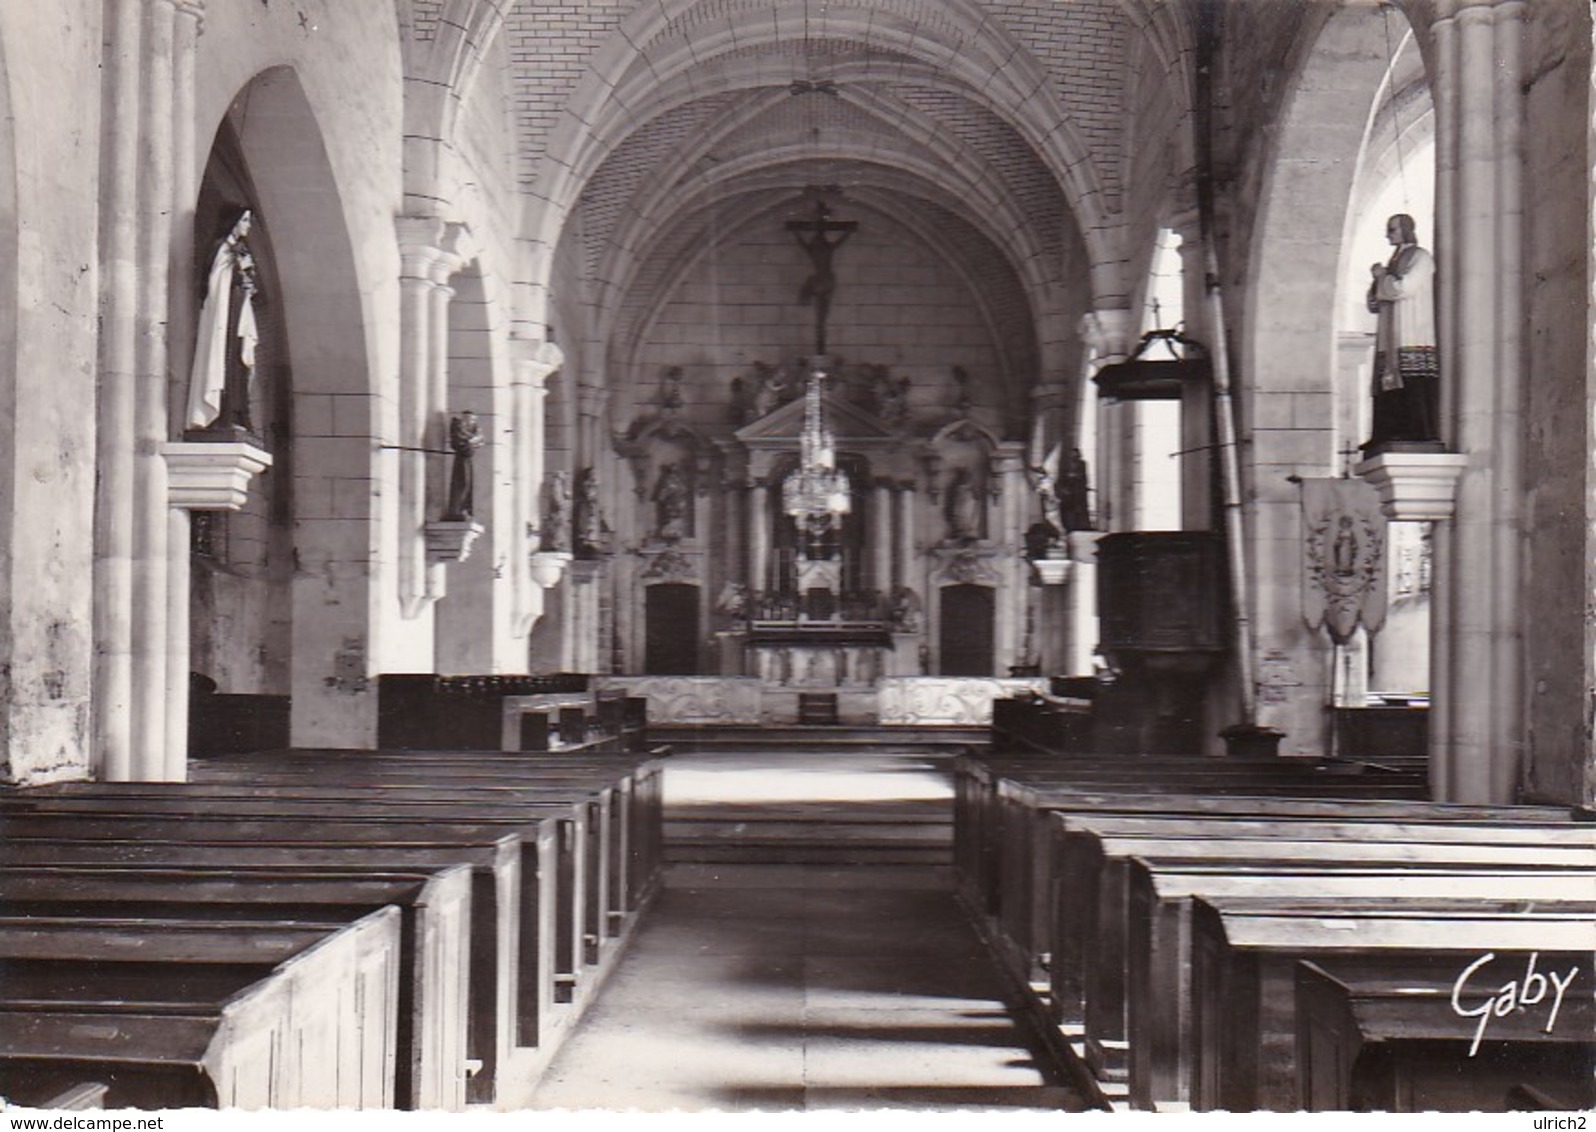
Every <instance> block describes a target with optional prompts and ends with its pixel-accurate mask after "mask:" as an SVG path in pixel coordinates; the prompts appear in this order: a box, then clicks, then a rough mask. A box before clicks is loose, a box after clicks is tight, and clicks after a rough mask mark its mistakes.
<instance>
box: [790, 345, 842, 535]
mask: <svg viewBox="0 0 1596 1132" xmlns="http://www.w3.org/2000/svg"><path fill="white" fill-rule="evenodd" d="M825 379H826V372H825V370H824V369H823V368H822V365H821V362H820V360H819V359H818V358H817V359H816V360H815V364H814V366H813V367H812V368H811V369H810V371H809V383H808V385H807V386H806V388H805V389H804V425H803V431H802V432H801V433H800V434H799V437H798V470H797V471H795V472H794V473H793V474H792V475H790V476H788V477H787V482H786V483H784V484H782V488H781V504H782V510H783V511H785V512H786V513H787V514H788V515H791V516H792V517H793V519H794V520H795V521H797V522H799V523H801V524H803V525H804V526H805V527H807V528H808V529H809V530H810V531H814V532H820V531H825V530H826V529H827V528H829V527H830V526H831V524H832V523H833V522H834V521H835V520H836V518H837V517H838V516H840V515H846V514H847V513H848V512H849V511H851V510H852V509H853V502H852V499H851V497H850V495H851V493H850V488H849V484H848V477H847V475H846V474H845V473H844V472H842V471H840V470H839V469H838V467H837V442H836V439H835V438H834V437H833V436H832V435H831V429H830V428H829V427H827V425H826V420H825V412H824V408H825V406H824V404H823V402H822V400H821V383H822V382H824V381H825Z"/></svg>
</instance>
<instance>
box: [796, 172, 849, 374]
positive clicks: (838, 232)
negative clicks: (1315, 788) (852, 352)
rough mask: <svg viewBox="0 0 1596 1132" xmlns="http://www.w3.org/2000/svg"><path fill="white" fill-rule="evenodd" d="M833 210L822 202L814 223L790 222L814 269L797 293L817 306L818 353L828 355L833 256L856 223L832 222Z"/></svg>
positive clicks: (834, 284)
mask: <svg viewBox="0 0 1596 1132" xmlns="http://www.w3.org/2000/svg"><path fill="white" fill-rule="evenodd" d="M830 216H831V209H829V208H827V207H826V202H825V201H823V200H820V201H816V202H815V218H814V219H813V220H789V221H787V231H789V232H791V233H792V234H793V236H794V238H796V239H797V241H798V245H799V246H800V247H801V248H803V250H804V251H806V252H808V253H809V262H810V263H811V264H812V265H813V268H814V270H813V271H811V272H810V275H809V278H808V279H806V280H804V285H803V286H802V287H801V288H799V290H798V301H799V302H800V303H809V302H812V303H814V304H815V353H816V354H824V353H825V352H826V316H827V315H828V314H829V313H830V311H831V295H832V292H834V291H836V289H837V275H836V273H835V272H834V271H832V269H831V257H832V255H833V254H835V252H836V250H837V249H838V248H840V247H841V246H842V245H843V243H845V242H846V241H847V239H848V237H849V236H851V235H853V232H854V229H856V228H858V227H859V222H858V221H857V220H831V219H829V217H830Z"/></svg>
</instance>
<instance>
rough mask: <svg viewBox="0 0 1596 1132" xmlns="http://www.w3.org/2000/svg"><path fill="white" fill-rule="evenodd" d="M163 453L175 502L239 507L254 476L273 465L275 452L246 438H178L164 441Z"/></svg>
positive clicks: (193, 508)
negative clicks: (216, 441)
mask: <svg viewBox="0 0 1596 1132" xmlns="http://www.w3.org/2000/svg"><path fill="white" fill-rule="evenodd" d="M161 455H162V456H164V457H166V475H167V495H168V499H169V501H170V503H171V505H172V506H173V507H183V508H187V509H188V510H190V511H237V510H238V509H239V508H241V507H243V506H244V500H246V499H247V498H249V483H250V480H252V479H254V478H255V477H256V476H258V475H259V474H260V473H262V472H264V471H265V470H266V469H267V468H269V467H271V466H272V457H271V453H269V452H266V451H263V450H262V449H260V448H257V447H256V446H255V445H253V444H249V443H247V442H243V441H238V442H219V443H214V444H211V443H203V442H195V441H188V440H184V441H178V442H176V443H171V444H163V445H162V446H161Z"/></svg>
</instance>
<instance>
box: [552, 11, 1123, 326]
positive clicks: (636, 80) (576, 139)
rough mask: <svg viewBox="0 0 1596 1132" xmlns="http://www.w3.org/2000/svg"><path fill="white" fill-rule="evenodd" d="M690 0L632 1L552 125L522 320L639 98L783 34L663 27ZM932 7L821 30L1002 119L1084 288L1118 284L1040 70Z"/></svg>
mask: <svg viewBox="0 0 1596 1132" xmlns="http://www.w3.org/2000/svg"><path fill="white" fill-rule="evenodd" d="M694 2H695V0H675V2H672V3H667V4H663V5H661V6H660V7H659V8H658V9H655V8H652V7H645V8H640V9H638V11H637V12H636V13H634V14H633V16H632V17H630V19H629V21H628V22H626V23H624V24H623V26H622V29H621V31H620V32H619V33H618V34H617V36H616V37H614V38H612V39H611V40H610V41H609V42H608V43H607V44H606V45H605V46H604V47H603V48H601V49H600V51H599V52H598V53H597V55H596V56H595V58H594V60H593V62H592V64H591V67H590V70H589V72H588V74H587V75H586V76H585V77H584V80H583V82H582V83H581V84H580V85H579V86H578V88H577V89H576V91H574V92H573V94H572V97H571V100H570V103H569V104H568V106H567V108H566V111H565V114H564V117H563V119H562V121H561V123H560V124H559V125H558V126H557V127H556V128H555V130H554V131H553V133H552V134H551V136H550V145H549V150H548V152H547V153H546V154H545V155H544V156H543V158H542V162H541V165H540V169H539V175H538V178H537V181H538V187H539V191H538V193H537V195H536V196H535V197H533V198H529V212H528V215H527V218H526V221H525V223H524V225H523V235H524V238H525V239H526V241H527V244H526V247H525V252H526V254H527V256H528V260H529V264H528V277H529V279H530V282H531V287H530V290H529V292H528V293H527V296H526V297H527V300H528V302H527V305H526V308H525V309H523V310H522V311H521V312H520V314H521V316H522V317H524V318H527V319H528V320H530V321H531V322H532V323H534V324H536V323H538V322H541V321H544V319H545V317H546V311H544V310H543V309H542V308H544V307H546V305H547V302H548V285H547V277H548V275H549V273H550V271H551V266H552V260H553V255H554V248H555V245H556V244H557V242H558V237H559V233H560V231H561V229H562V228H563V227H564V224H565V220H566V217H567V216H568V215H569V212H570V210H571V209H572V208H573V207H574V205H575V202H576V200H577V197H578V196H579V194H580V192H581V189H582V187H583V185H584V184H585V183H586V181H587V179H588V178H589V177H590V176H591V175H592V174H593V172H594V171H595V170H596V169H597V168H598V167H599V165H600V164H601V163H602V161H603V159H604V157H605V156H607V154H608V153H610V152H612V151H613V150H614V148H615V147H616V146H618V145H619V144H620V143H621V141H622V140H623V139H624V138H625V137H626V136H627V135H628V134H629V133H630V131H631V130H632V129H634V128H635V126H636V122H637V113H636V111H635V110H634V109H633V108H634V107H637V106H642V105H647V106H649V107H650V110H651V111H663V110H666V109H669V107H671V106H672V105H675V104H676V101H677V100H684V99H689V98H692V97H697V96H699V95H701V94H702V92H703V90H704V86H703V85H702V84H703V76H704V74H705V73H706V69H712V68H714V67H715V66H716V65H717V62H718V61H717V58H716V56H717V54H719V53H724V52H730V51H733V50H735V51H738V52H746V51H748V50H752V49H755V48H757V47H758V46H759V45H761V44H764V43H768V42H775V41H778V40H780V39H782V38H790V37H791V31H792V28H791V24H790V22H789V23H788V24H787V25H783V22H782V21H781V20H780V19H779V18H778V19H772V18H771V13H769V12H768V11H764V12H762V13H760V14H757V16H750V15H749V14H748V13H737V14H733V15H731V16H730V17H729V19H730V21H731V23H732V24H734V25H735V36H733V35H732V34H728V32H729V31H730V28H729V27H728V28H727V32H722V31H721V29H720V27H717V29H716V32H715V34H713V35H711V36H710V37H709V39H708V40H706V41H705V42H700V41H699V40H697V39H695V40H694V41H693V42H692V43H691V44H688V43H686V41H685V40H682V39H681V37H680V36H676V37H674V39H673V38H672V36H670V35H665V34H662V33H665V32H666V31H667V30H668V28H669V26H670V24H671V22H672V21H673V20H675V19H677V18H678V17H680V16H681V15H682V14H683V13H686V12H688V11H689V10H691V8H692V7H693V5H694ZM943 15H944V16H945V17H946V18H945V19H944V20H941V21H938V23H939V25H940V24H943V23H945V24H946V25H947V26H946V27H944V28H940V32H939V33H937V34H933V29H931V28H930V27H928V26H926V25H924V24H923V23H922V22H919V21H915V20H905V21H903V22H902V23H901V24H900V23H898V22H896V21H882V20H876V19H872V18H871V12H870V11H867V10H865V9H862V8H861V9H859V10H853V9H833V10H831V11H830V12H828V14H827V16H826V34H827V35H828V36H836V35H844V36H849V37H852V38H856V39H861V40H863V41H866V42H869V43H872V44H874V45H876V46H878V47H880V48H881V49H882V50H886V51H891V52H893V53H894V54H901V55H903V56H905V59H904V60H903V63H902V67H901V68H900V69H901V70H903V72H904V73H905V74H907V73H911V72H913V73H921V72H923V74H924V75H925V77H927V78H930V79H932V80H934V81H937V82H939V83H942V84H947V83H952V84H954V85H956V86H958V87H959V88H960V89H961V90H962V91H963V93H964V94H965V96H966V97H969V98H971V99H972V100H974V101H976V102H977V103H979V104H981V105H983V106H985V107H986V108H987V109H989V110H991V111H993V112H994V113H996V114H998V115H999V116H1000V117H1003V118H1004V119H1006V120H1008V121H1010V122H1012V123H1013V124H1014V125H1015V127H1016V128H1017V129H1018V130H1019V131H1020V133H1021V135H1022V136H1023V137H1025V138H1026V139H1027V140H1028V141H1029V142H1030V143H1031V144H1032V145H1033V147H1034V148H1035V149H1036V151H1037V152H1038V153H1039V154H1040V155H1041V156H1042V158H1043V160H1044V162H1045V163H1046V164H1047V166H1048V167H1049V168H1050V169H1051V171H1052V172H1053V174H1054V176H1056V177H1057V179H1058V181H1059V183H1060V185H1061V186H1063V188H1064V191H1065V195H1066V199H1067V200H1068V201H1069V204H1070V207H1071V209H1072V210H1073V211H1074V213H1075V215H1076V218H1077V223H1078V225H1079V228H1080V231H1081V233H1082V237H1083V239H1084V242H1085V243H1086V245H1087V248H1088V250H1089V253H1090V254H1089V260H1090V268H1091V274H1092V279H1093V289H1094V291H1097V292H1100V293H1103V294H1117V293H1118V292H1119V290H1121V289H1122V285H1121V282H1120V281H1119V279H1118V276H1119V273H1120V271H1121V264H1120V256H1119V255H1118V252H1117V243H1118V239H1119V230H1118V226H1117V225H1116V224H1114V223H1113V222H1111V220H1110V218H1109V217H1108V216H1107V214H1106V211H1105V206H1104V203H1103V193H1102V190H1101V187H1100V185H1099V184H1098V181H1097V178H1096V177H1095V174H1094V169H1093V165H1092V160H1091V155H1090V150H1089V148H1088V147H1087V146H1086V145H1085V144H1084V143H1083V142H1082V140H1081V139H1080V137H1079V136H1078V135H1077V132H1076V131H1075V129H1074V127H1073V126H1072V125H1071V123H1070V120H1069V117H1068V115H1067V114H1065V113H1064V111H1063V108H1062V106H1061V105H1060V104H1059V102H1058V99H1057V97H1056V96H1055V95H1054V94H1053V93H1052V91H1051V87H1050V86H1049V84H1048V82H1047V77H1046V75H1045V73H1044V72H1042V71H1041V69H1040V67H1038V66H1037V65H1036V64H1035V61H1034V60H1030V59H1029V58H1028V56H1026V55H1025V53H1024V52H1023V50H1022V49H1021V48H1020V46H1019V44H1018V43H1017V42H1015V41H1013V40H1012V39H1010V38H1009V37H1008V36H1007V34H1006V32H1005V31H1004V30H1003V29H1002V28H1001V26H1000V25H998V24H996V23H995V22H993V21H989V20H987V19H985V17H984V13H983V12H982V11H981V10H980V9H979V8H978V7H977V6H976V5H974V4H970V3H966V2H960V3H956V4H950V5H947V6H946V10H945V11H944V12H943ZM784 27H785V30H784ZM939 34H940V38H939V37H938V35H939ZM656 40H659V41H660V43H659V44H657V43H656ZM677 40H680V42H677ZM740 73H743V74H744V75H745V76H746V81H747V82H749V83H760V82H764V83H768V75H767V76H764V78H763V79H761V77H760V72H759V71H758V69H757V68H744V69H742V71H741V72H740Z"/></svg>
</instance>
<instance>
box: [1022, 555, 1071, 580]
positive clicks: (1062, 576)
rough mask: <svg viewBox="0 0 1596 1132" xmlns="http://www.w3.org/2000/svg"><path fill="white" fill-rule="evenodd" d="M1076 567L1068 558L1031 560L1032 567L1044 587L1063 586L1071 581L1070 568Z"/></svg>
mask: <svg viewBox="0 0 1596 1132" xmlns="http://www.w3.org/2000/svg"><path fill="white" fill-rule="evenodd" d="M1074 565H1075V563H1073V562H1071V561H1070V560H1069V559H1068V558H1033V559H1031V567H1032V569H1034V570H1035V571H1036V577H1037V579H1038V580H1039V581H1040V582H1041V583H1042V584H1043V585H1044V586H1062V585H1063V584H1064V583H1065V582H1067V581H1068V580H1069V576H1070V568H1071V567H1072V566H1074Z"/></svg>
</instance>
